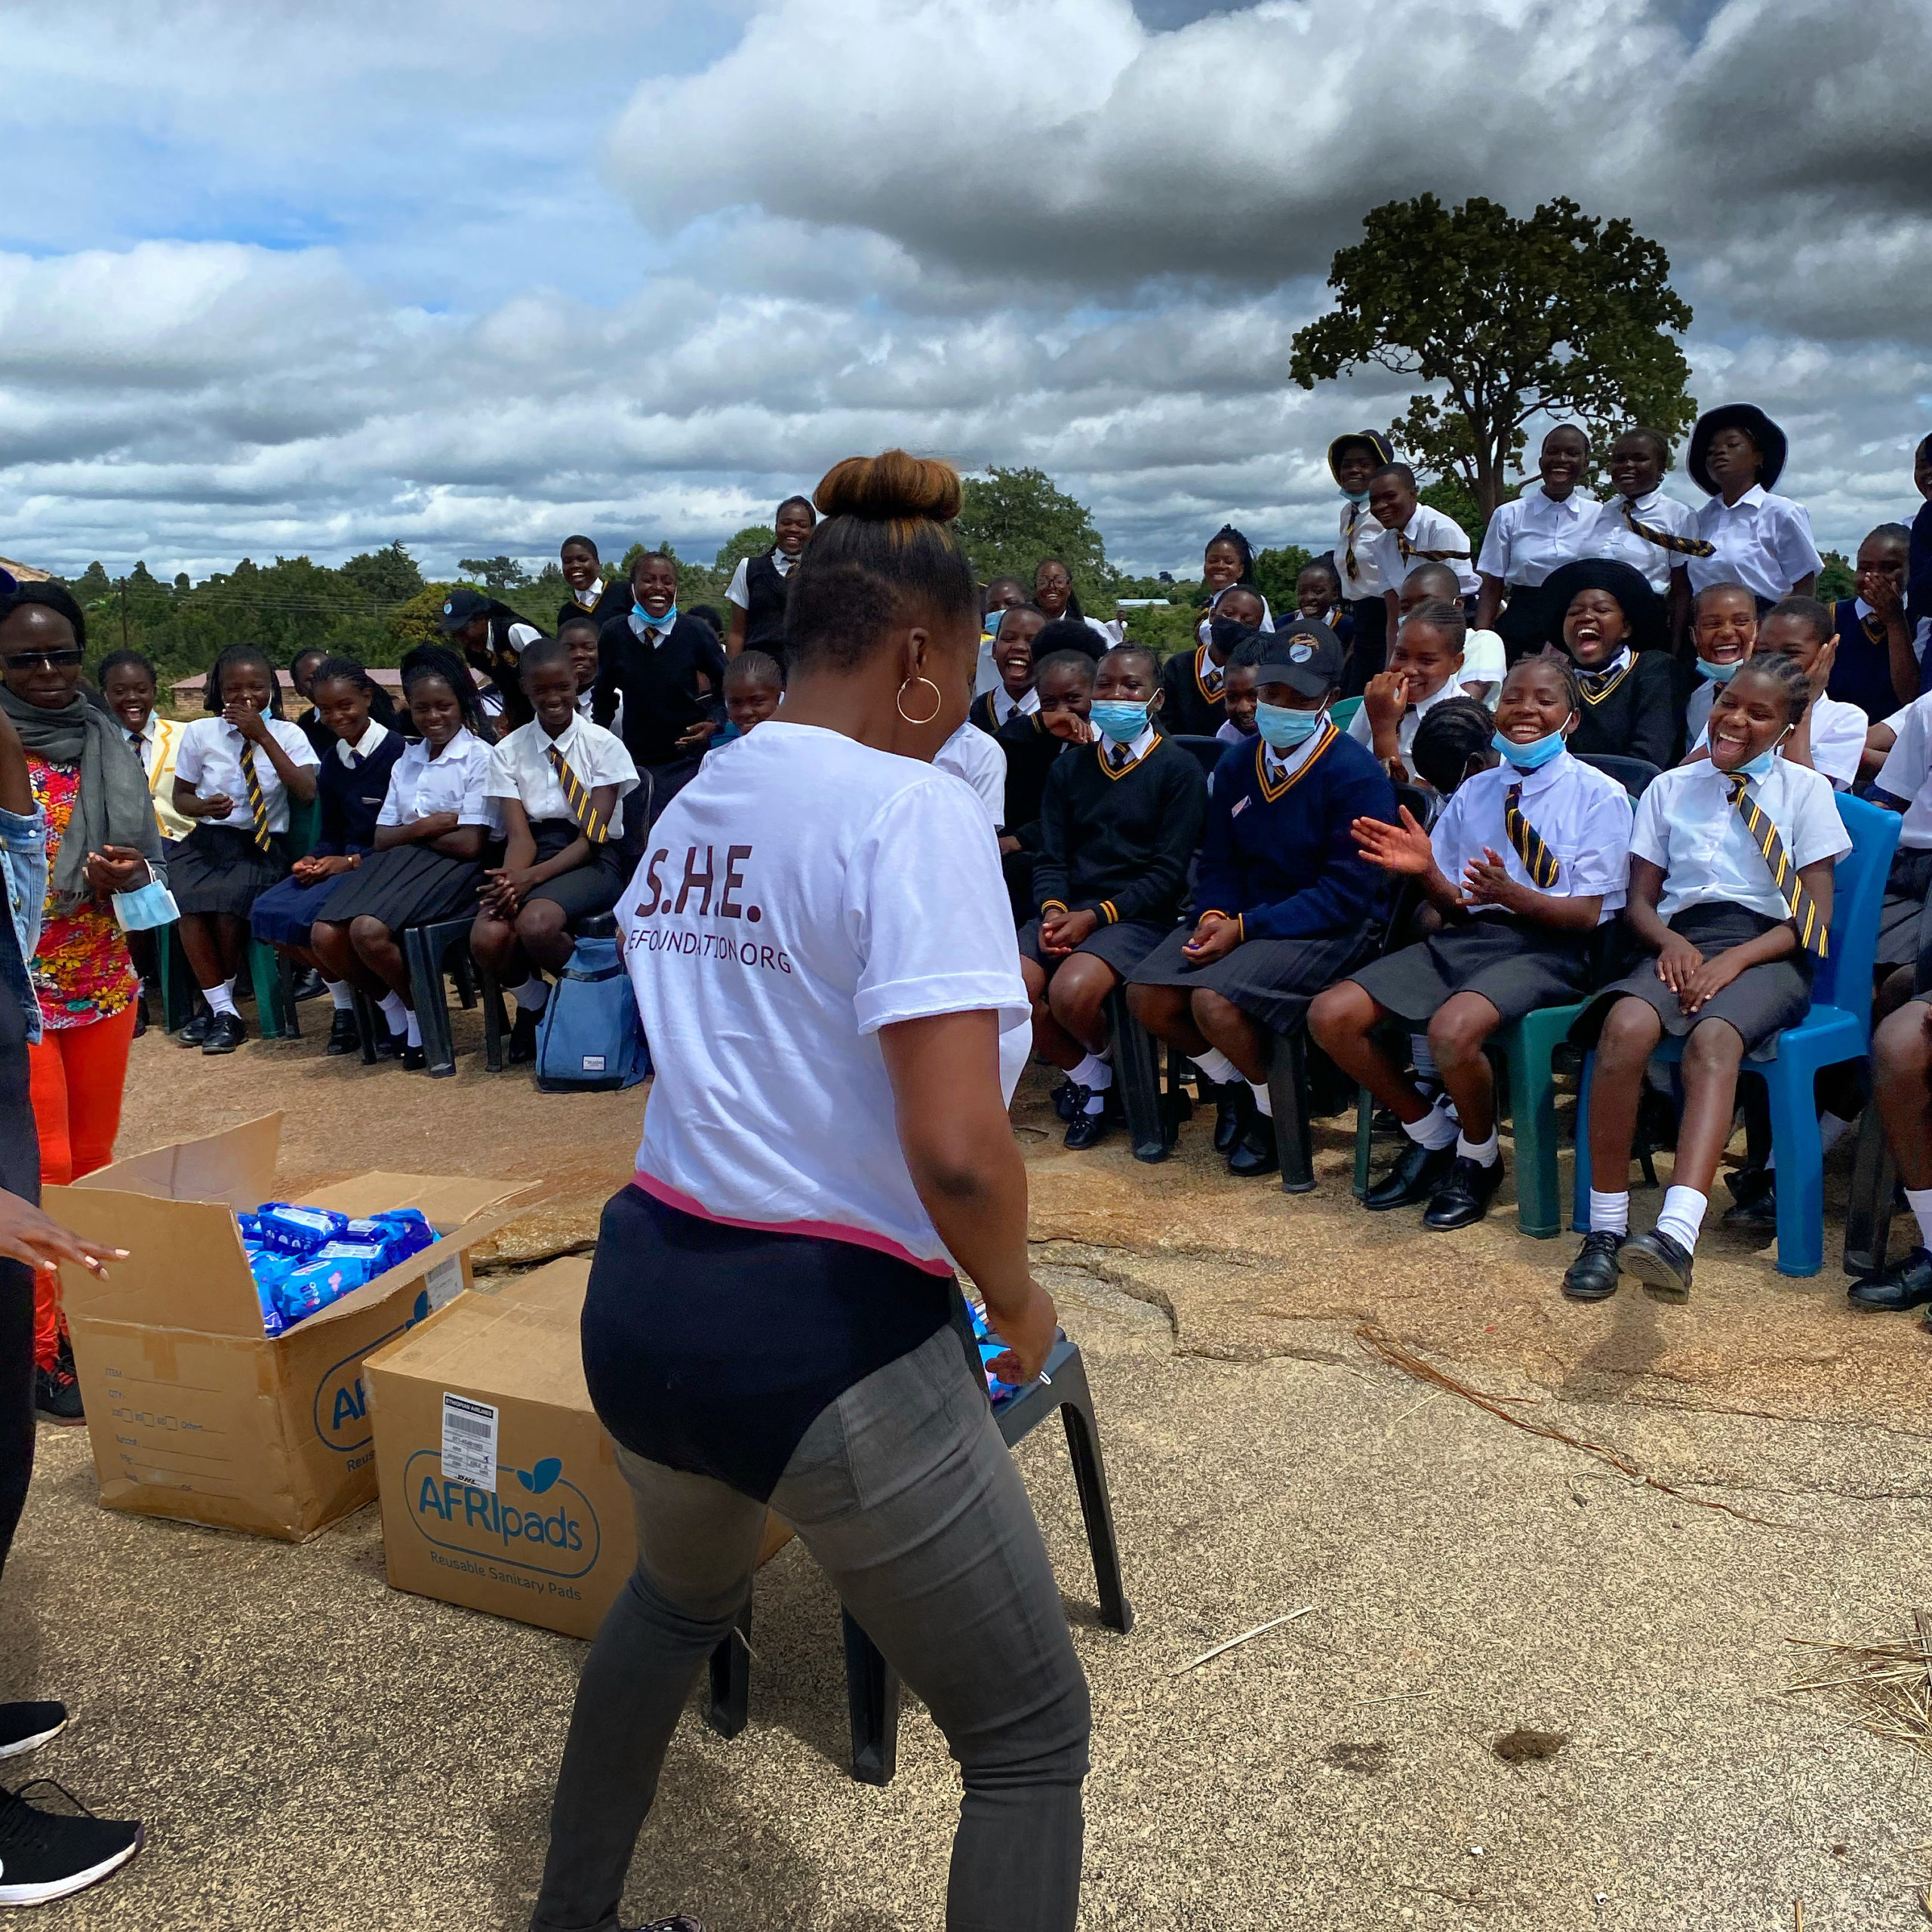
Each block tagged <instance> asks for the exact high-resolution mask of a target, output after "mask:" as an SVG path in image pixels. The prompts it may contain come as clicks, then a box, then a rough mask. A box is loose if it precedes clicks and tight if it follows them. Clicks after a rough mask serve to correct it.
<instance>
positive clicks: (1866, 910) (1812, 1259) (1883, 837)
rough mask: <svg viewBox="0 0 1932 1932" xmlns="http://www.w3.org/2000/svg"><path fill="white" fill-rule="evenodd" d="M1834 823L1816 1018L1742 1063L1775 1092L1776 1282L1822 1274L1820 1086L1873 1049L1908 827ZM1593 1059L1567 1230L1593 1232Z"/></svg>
mask: <svg viewBox="0 0 1932 1932" xmlns="http://www.w3.org/2000/svg"><path fill="white" fill-rule="evenodd" d="M1838 816H1839V817H1840V818H1841V819H1842V820H1844V829H1846V831H1847V832H1850V835H1851V850H1850V851H1849V852H1847V854H1845V856H1844V857H1843V858H1842V859H1841V860H1839V861H1838V869H1837V872H1836V873H1835V875H1834V877H1833V879H1832V943H1831V950H1830V951H1829V952H1828V953H1827V954H1826V956H1825V958H1823V959H1821V960H1820V961H1818V964H1817V971H1816V972H1815V973H1814V975H1813V977H1812V981H1811V1011H1810V1012H1809V1013H1807V1014H1806V1015H1805V1016H1804V1018H1803V1019H1802V1020H1800V1021H1799V1022H1798V1024H1797V1025H1796V1026H1789V1027H1787V1028H1786V1029H1785V1030H1784V1032H1782V1033H1780V1034H1777V1035H1774V1037H1773V1038H1771V1039H1770V1040H1768V1041H1766V1042H1765V1043H1764V1045H1763V1046H1761V1047H1760V1048H1758V1050H1757V1051H1756V1052H1755V1053H1753V1054H1750V1055H1749V1056H1748V1057H1746V1060H1745V1063H1744V1066H1745V1069H1746V1071H1747V1072H1754V1073H1758V1074H1761V1075H1763V1077H1764V1084H1765V1086H1766V1087H1767V1088H1768V1089H1769V1090H1770V1102H1771V1146H1772V1148H1773V1149H1774V1151H1775V1152H1776V1153H1777V1174H1778V1190H1777V1192H1778V1261H1777V1266H1778V1272H1779V1273H1780V1275H1815V1274H1817V1272H1818V1271H1819V1269H1821V1268H1822V1267H1823V1266H1824V1264H1825V1178H1824V1155H1823V1149H1822V1148H1821V1146H1820V1143H1819V1139H1818V1103H1817V1099H1816V1097H1815V1096H1814V1093H1813V1091H1812V1081H1813V1080H1814V1078H1815V1077H1816V1076H1817V1075H1818V1074H1819V1073H1820V1072H1822V1071H1823V1069H1825V1068H1826V1067H1828V1066H1840V1065H1841V1064H1842V1063H1844V1061H1846V1060H1862V1059H1863V1057H1865V1055H1866V1054H1867V1053H1869V1051H1871V1047H1872V967H1873V964H1874V962H1875V960H1876V958H1877V956H1878V909H1879V907H1880V906H1881V904H1882V903H1883V902H1884V897H1885V876H1886V875H1887V872H1890V869H1891V864H1892V854H1893V853H1894V851H1895V850H1896V849H1897V846H1898V842H1899V828H1900V824H1901V823H1903V821H1902V820H1900V817H1899V815H1898V814H1897V813H1896V812H1887V811H1880V809H1879V808H1878V807H1877V806H1876V805H1868V804H1866V803H1865V802H1864V801H1863V799H1860V798H1850V797H1847V796H1846V795H1844V794H1843V793H1841V794H1840V795H1839V796H1838ZM1683 1050H1684V1042H1683V1041H1681V1040H1677V1039H1672V1038H1671V1037H1670V1036H1669V1035H1668V1034H1666V1035H1665V1037H1664V1038H1663V1042H1662V1044H1660V1046H1659V1048H1658V1049H1657V1052H1658V1054H1659V1056H1660V1057H1662V1058H1663V1059H1664V1060H1670V1061H1673V1062H1674V1061H1675V1060H1678V1059H1679V1058H1680V1057H1681V1055H1682V1053H1683ZM1595 1070H1596V1055H1595V1053H1594V1052H1592V1053H1589V1054H1586V1055H1585V1056H1584V1057H1583V1085H1582V1088H1581V1089H1580V1091H1579V1093H1578V1094H1577V1179H1576V1189H1575V1192H1574V1195H1573V1196H1572V1198H1571V1226H1572V1227H1573V1228H1574V1229H1577V1230H1578V1231H1579V1232H1580V1231H1581V1230H1583V1229H1585V1228H1587V1227H1588V1226H1589V1224H1590V1130H1589V1120H1590V1088H1591V1084H1592V1078H1593V1076H1594V1075H1595Z"/></svg>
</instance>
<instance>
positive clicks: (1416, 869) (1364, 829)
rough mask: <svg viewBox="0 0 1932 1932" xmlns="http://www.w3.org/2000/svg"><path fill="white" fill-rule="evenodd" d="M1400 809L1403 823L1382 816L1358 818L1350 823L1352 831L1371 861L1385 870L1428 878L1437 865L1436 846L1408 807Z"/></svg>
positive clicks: (1363, 855)
mask: <svg viewBox="0 0 1932 1932" xmlns="http://www.w3.org/2000/svg"><path fill="white" fill-rule="evenodd" d="M1398 810H1399V811H1400V812H1401V817H1402V822H1401V824H1400V825H1391V824H1390V823H1389V821H1388V820H1386V819H1382V818H1358V819H1357V820H1355V823H1354V824H1353V825H1352V826H1349V833H1350V835H1352V837H1353V838H1354V840H1355V844H1357V845H1358V847H1359V848H1361V855H1362V857H1364V859H1366V860H1367V861H1368V862H1369V863H1370V864H1371V865H1373V866H1380V867H1381V868H1382V869H1383V871H1384V872H1400V873H1403V874H1404V875H1407V877H1409V878H1426V877H1427V876H1428V875H1429V872H1431V871H1432V869H1434V867H1435V847H1434V846H1433V845H1432V844H1430V843H1429V834H1428V833H1427V832H1425V831H1423V829H1422V827H1421V826H1420V825H1418V824H1417V823H1416V817H1415V814H1414V813H1413V812H1411V811H1410V810H1409V808H1408V807H1407V805H1402V806H1400V807H1398Z"/></svg>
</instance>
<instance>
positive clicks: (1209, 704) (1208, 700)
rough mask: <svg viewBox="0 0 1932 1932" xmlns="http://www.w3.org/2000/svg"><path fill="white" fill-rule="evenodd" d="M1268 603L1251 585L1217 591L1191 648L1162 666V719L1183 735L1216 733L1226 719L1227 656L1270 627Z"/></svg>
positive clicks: (1229, 587)
mask: <svg viewBox="0 0 1932 1932" xmlns="http://www.w3.org/2000/svg"><path fill="white" fill-rule="evenodd" d="M1267 616H1268V604H1267V600H1266V598H1264V597H1263V595H1261V593H1260V591H1258V590H1257V589H1255V588H1254V586H1253V585H1252V584H1247V583H1231V584H1229V585H1228V586H1226V588H1225V589H1221V590H1217V592H1215V593H1214V601H1212V602H1211V603H1210V604H1209V605H1208V606H1207V616H1206V617H1204V618H1203V619H1202V620H1201V624H1200V626H1199V628H1198V629H1197V631H1196V632H1195V635H1196V636H1197V637H1198V639H1199V641H1198V643H1197V644H1196V645H1195V648H1193V649H1192V651H1176V652H1175V653H1174V655H1173V656H1172V657H1170V658H1169V659H1168V661H1167V662H1166V663H1164V664H1163V665H1162V666H1161V723H1162V724H1164V726H1165V727H1166V728H1168V731H1173V732H1176V733H1178V734H1180V735H1181V736H1183V737H1198V738H1211V737H1214V734H1215V733H1216V732H1217V731H1220V728H1221V727H1222V726H1223V724H1226V722H1227V718H1228V712H1227V694H1226V690H1225V688H1224V686H1225V684H1226V678H1227V669H1228V660H1229V657H1232V654H1233V653H1234V651H1235V647H1236V646H1237V645H1239V644H1240V643H1241V641H1242V640H1243V639H1244V638H1250V637H1252V636H1254V635H1255V634H1256V633H1257V632H1261V631H1263V630H1265V629H1266V628H1267V623H1266V620H1267Z"/></svg>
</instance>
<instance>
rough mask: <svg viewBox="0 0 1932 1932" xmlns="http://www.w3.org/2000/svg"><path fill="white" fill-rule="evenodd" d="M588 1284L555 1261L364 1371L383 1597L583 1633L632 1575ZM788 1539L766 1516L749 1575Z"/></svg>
mask: <svg viewBox="0 0 1932 1932" xmlns="http://www.w3.org/2000/svg"><path fill="white" fill-rule="evenodd" d="M589 1279H590V1263H589V1261H588V1260H577V1259H572V1260H563V1261H554V1262H552V1263H550V1265H549V1266H548V1267H545V1268H540V1269H536V1270H535V1271H534V1272H532V1273H531V1274H528V1275H523V1276H521V1277H520V1278H518V1279H517V1280H515V1281H509V1282H506V1284H504V1285H503V1287H502V1288H500V1290H498V1291H497V1293H496V1294H488V1295H480V1294H469V1295H460V1296H458V1297H457V1299H456V1300H454V1302H452V1303H450V1305H449V1306H448V1307H446V1308H444V1309H441V1310H440V1311H438V1312H437V1313H435V1314H434V1315H431V1316H429V1318H428V1319H427V1320H426V1321H422V1322H419V1323H418V1324H417V1325H416V1326H415V1327H414V1328H412V1329H411V1331H409V1332H408V1334H405V1335H401V1336H398V1337H397V1338H396V1339H395V1340H393V1341H392V1342H390V1343H389V1344H388V1345H387V1346H386V1347H384V1348H383V1349H382V1350H381V1351H380V1353H377V1354H376V1355H371V1357H370V1358H369V1360H368V1363H367V1364H365V1369H366V1372H367V1374H368V1382H369V1395H370V1406H371V1408H372V1409H373V1410H374V1414H375V1423H376V1467H377V1474H378V1476H379V1478H380V1486H381V1490H382V1498H383V1552H384V1554H385V1556H386V1559H387V1561H388V1564H389V1582H390V1583H391V1584H392V1585H393V1586H395V1588H396V1589H399V1590H410V1591H413V1592H415V1593H416V1594H417V1595H419V1596H426V1597H435V1598H439V1599H440V1600H441V1601H443V1602H445V1603H454V1604H463V1605H465V1606H466V1607H468V1608H469V1609H472V1610H482V1611H490V1612H491V1613H492V1614H494V1615H496V1616H498V1617H515V1618H516V1619H518V1620H519V1621H520V1622H522V1623H536V1624H540V1625H541V1626H543V1628H544V1629H548V1630H561V1631H562V1632H565V1635H568V1636H572V1637H592V1636H595V1635H596V1633H597V1626H598V1624H600V1623H601V1622H602V1621H603V1620H604V1613H605V1611H607V1610H608V1609H609V1608H610V1607H611V1601H612V1599H613V1598H614V1597H615V1596H616V1595H617V1592H618V1591H619V1590H620V1589H622V1588H623V1584H624V1581H625V1580H626V1578H627V1577H629V1575H630V1574H631V1571H632V1568H633V1567H635V1564H636V1562H637V1534H636V1531H635V1527H633V1524H632V1515H631V1494H630V1488H629V1485H628V1484H626V1482H625V1481H624V1478H623V1472H622V1471H621V1470H620V1469H619V1468H618V1467H617V1455H616V1452H615V1451H614V1449H613V1447H612V1446H611V1438H609V1436H608V1435H605V1432H604V1427H603V1425H602V1424H601V1423H600V1422H598V1420H597V1417H596V1414H595V1411H594V1410H592V1407H591V1406H590V1395H589V1390H588V1389H586V1387H585V1386H584V1380H583V1343H582V1341H581V1340H580V1334H579V1331H580V1324H581V1321H582V1318H583V1297H584V1291H585V1289H586V1286H587V1285H588V1284H589ZM452 1409H454V1416H453V1417H451V1416H450V1415H449V1413H448V1412H449V1411H451V1410H452ZM446 1418H447V1419H446ZM453 1426H454V1427H456V1428H457V1429H459V1430H460V1431H461V1432H463V1435H464V1438H465V1440H464V1441H463V1442H462V1443H460V1444H458V1445H457V1446H458V1447H461V1448H463V1450H464V1451H466V1456H465V1460H466V1463H467V1464H468V1466H467V1468H466V1469H463V1470H460V1471H458V1472H455V1473H452V1472H451V1469H446V1468H445V1464H444V1460H443V1457H444V1448H445V1440H446V1435H447V1432H448V1431H449V1430H450V1429H451V1428H452V1427H453ZM485 1463H488V1465H489V1466H491V1469H492V1472H493V1473H492V1475H491V1477H490V1478H489V1479H488V1480H487V1481H486V1480H485V1478H484V1475H483V1465H484V1464H485ZM791 1534H792V1533H791V1531H789V1529H787V1528H786V1527H785V1525H784V1524H783V1523H781V1522H780V1521H779V1520H778V1518H777V1517H775V1516H769V1517H768V1518H766V1521H765V1532H764V1543H763V1544H762V1545H761V1547H760V1549H759V1552H758V1561H760V1562H761V1563H762V1562H764V1561H766V1559H767V1558H769V1557H771V1555H773V1554H774V1553H775V1552H777V1550H778V1549H780V1548H781V1547H782V1546H783V1545H784V1544H785V1543H786V1542H787V1541H789V1539H790V1537H791Z"/></svg>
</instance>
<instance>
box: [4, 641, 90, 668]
mask: <svg viewBox="0 0 1932 1932" xmlns="http://www.w3.org/2000/svg"><path fill="white" fill-rule="evenodd" d="M85 655H86V653H85V651H82V650H81V649H80V648H79V647H78V645H75V646H74V647H72V648H70V649H68V650H66V651H10V652H8V654H7V659H6V665H7V669H8V670H10V671H11V670H14V669H20V670H22V671H31V670H33V669H35V667H36V666H41V667H44V668H45V669H48V670H49V671H64V670H66V669H67V667H68V666H69V665H72V664H78V663H80V661H81V660H82V658H83V657H85Z"/></svg>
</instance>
